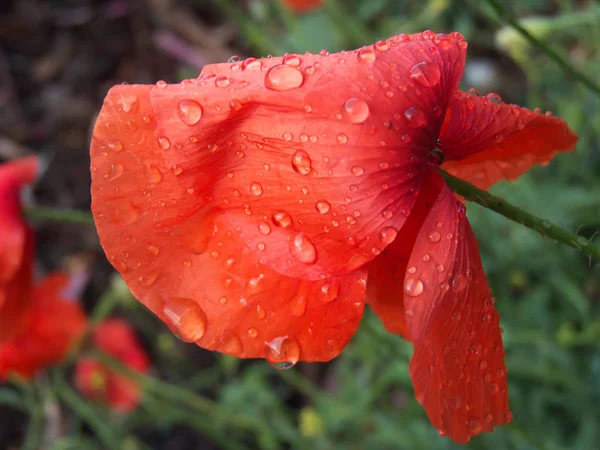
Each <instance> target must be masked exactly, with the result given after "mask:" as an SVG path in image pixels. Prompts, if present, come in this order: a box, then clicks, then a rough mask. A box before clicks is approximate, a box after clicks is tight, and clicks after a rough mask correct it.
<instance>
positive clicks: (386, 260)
mask: <svg viewBox="0 0 600 450" xmlns="http://www.w3.org/2000/svg"><path fill="white" fill-rule="evenodd" d="M442 186H443V181H442V179H441V178H440V176H439V175H438V174H437V172H435V171H434V170H428V171H427V173H426V174H425V177H424V179H423V183H422V186H421V188H420V190H419V194H418V197H417V201H416V203H415V206H414V207H413V209H412V210H411V212H410V215H409V216H408V219H407V220H406V222H404V225H403V226H402V229H401V230H400V233H398V239H396V234H395V233H392V234H393V236H389V237H388V238H390V239H393V242H392V243H391V244H390V245H388V246H387V247H386V248H385V250H384V251H383V252H381V255H379V256H378V257H377V258H375V259H374V260H373V261H371V262H370V263H369V264H368V265H367V269H368V272H369V278H368V281H367V301H368V303H369V306H370V307H371V308H372V309H373V311H374V312H375V314H377V316H378V317H379V318H380V319H381V321H382V322H383V325H384V326H385V328H386V330H388V331H389V332H390V333H394V334H399V335H401V336H402V337H404V338H405V339H407V340H410V335H409V333H408V328H407V325H406V316H405V315H404V295H403V290H404V274H405V273H406V268H407V266H408V261H409V259H410V256H411V252H412V248H413V246H414V244H415V241H416V239H417V236H418V235H419V231H420V230H421V227H422V226H423V222H424V221H425V218H426V217H427V215H428V214H429V211H430V210H431V207H432V205H433V203H434V202H435V200H436V199H437V198H438V195H439V193H440V190H441V189H442Z"/></svg>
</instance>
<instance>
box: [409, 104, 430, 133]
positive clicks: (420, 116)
mask: <svg viewBox="0 0 600 450" xmlns="http://www.w3.org/2000/svg"><path fill="white" fill-rule="evenodd" d="M404 117H405V118H406V121H407V123H408V126H409V127H411V128H419V127H423V126H425V125H427V118H426V117H425V113H423V111H421V110H420V109H419V108H416V107H414V106H411V107H410V108H408V109H407V110H406V111H404Z"/></svg>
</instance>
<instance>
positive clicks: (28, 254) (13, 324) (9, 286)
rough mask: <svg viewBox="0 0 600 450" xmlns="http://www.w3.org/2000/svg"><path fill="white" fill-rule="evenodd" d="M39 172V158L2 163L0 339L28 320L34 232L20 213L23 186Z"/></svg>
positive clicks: (21, 326)
mask: <svg viewBox="0 0 600 450" xmlns="http://www.w3.org/2000/svg"><path fill="white" fill-rule="evenodd" d="M37 173H38V160H37V158H34V157H30V158H25V159H22V160H19V161H15V162H11V163H6V164H1V165H0V342H3V341H5V340H7V339H9V338H11V337H13V336H14V335H15V333H17V332H18V331H19V330H21V329H22V328H23V327H24V326H25V324H26V321H27V310H28V307H29V299H30V298H31V295H30V294H31V289H32V284H33V280H32V273H33V272H32V262H33V251H34V245H35V244H34V235H33V232H32V231H31V229H30V228H29V226H28V225H27V224H26V223H25V221H24V220H23V218H22V216H21V201H20V194H21V188H22V187H23V186H25V185H26V184H29V183H31V182H33V180H34V179H35V177H36V176H37Z"/></svg>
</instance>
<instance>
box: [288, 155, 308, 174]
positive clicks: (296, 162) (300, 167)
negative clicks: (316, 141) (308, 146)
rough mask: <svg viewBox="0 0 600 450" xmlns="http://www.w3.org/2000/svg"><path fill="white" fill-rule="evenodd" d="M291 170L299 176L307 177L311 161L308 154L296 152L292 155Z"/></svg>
mask: <svg viewBox="0 0 600 450" xmlns="http://www.w3.org/2000/svg"><path fill="white" fill-rule="evenodd" d="M292 168H293V169H294V171H295V172H297V173H299V174H301V175H308V174H309V173H310V171H311V170H312V161H311V159H310V156H308V153H306V152H305V151H304V150H298V151H296V152H295V153H294V154H293V155H292Z"/></svg>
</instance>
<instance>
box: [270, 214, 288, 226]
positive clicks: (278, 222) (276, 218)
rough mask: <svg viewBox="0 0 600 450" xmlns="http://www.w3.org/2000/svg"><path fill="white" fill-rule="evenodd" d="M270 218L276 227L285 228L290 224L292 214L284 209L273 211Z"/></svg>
mask: <svg viewBox="0 0 600 450" xmlns="http://www.w3.org/2000/svg"><path fill="white" fill-rule="evenodd" d="M271 220H272V221H273V223H274V224H275V226H277V227H282V228H287V227H289V226H290V225H292V216H291V215H290V214H289V213H287V212H285V211H278V212H276V213H273V215H272V216H271Z"/></svg>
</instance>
